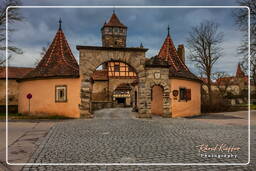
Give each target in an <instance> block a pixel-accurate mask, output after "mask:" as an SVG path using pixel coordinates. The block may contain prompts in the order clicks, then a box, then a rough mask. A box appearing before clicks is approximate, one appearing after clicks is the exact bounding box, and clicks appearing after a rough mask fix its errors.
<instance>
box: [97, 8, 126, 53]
mask: <svg viewBox="0 0 256 171" xmlns="http://www.w3.org/2000/svg"><path fill="white" fill-rule="evenodd" d="M101 34H102V46H103V47H122V48H124V47H126V37H127V27H126V26H125V25H124V24H123V23H121V22H120V20H119V19H118V17H117V16H116V14H115V12H114V11H113V14H112V16H111V18H110V19H109V21H108V22H105V23H104V25H103V27H102V28H101Z"/></svg>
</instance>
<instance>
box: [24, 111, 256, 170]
mask: <svg viewBox="0 0 256 171" xmlns="http://www.w3.org/2000/svg"><path fill="white" fill-rule="evenodd" d="M95 116H96V117H95V118H94V119H87V120H85V119H81V120H69V121H66V122H62V123H58V124H56V125H55V126H54V128H53V129H52V130H51V131H50V132H49V133H48V135H47V137H46V138H45V140H44V141H43V142H42V143H41V145H40V146H39V148H38V150H37V151H36V152H35V153H34V155H33V157H32V158H31V160H30V162H31V163H246V162H247V161H248V146H247V143H248V141H247V139H248V137H247V131H248V130H247V126H244V125H242V126H239V125H217V124H210V123H206V122H200V121H197V120H195V119H184V118H179V119H171V118H170V119H167V118H160V117H157V118H154V119H137V118H135V114H134V113H131V112H130V109H127V108H126V109H121V108H116V109H105V110H101V111H98V112H96V114H95ZM253 128H255V126H254V127H253ZM254 130H255V129H254ZM252 138H253V140H252V141H253V142H255V136H252ZM201 144H208V145H209V146H212V147H214V146H216V145H217V144H219V145H221V144H227V145H228V146H234V147H240V148H241V149H240V150H238V151H233V152H227V151H223V152H222V151H218V150H216V151H208V152H199V149H198V148H197V147H196V146H198V145H201ZM252 148H253V151H254V153H252V160H255V159H256V157H255V151H256V150H255V146H253V147H252ZM204 154H208V155H212V154H229V155H230V154H232V155H233V157H231V156H229V158H228V156H227V155H226V157H225V158H224V157H222V158H217V157H209V158H206V157H202V155H204ZM235 155H237V156H236V158H235ZM254 162H255V161H254ZM255 168H256V167H255V165H252V164H251V165H250V166H25V167H24V168H23V170H102V171H103V170H139V171H141V170H209V169H210V170H255Z"/></svg>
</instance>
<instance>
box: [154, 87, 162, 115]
mask: <svg viewBox="0 0 256 171" xmlns="http://www.w3.org/2000/svg"><path fill="white" fill-rule="evenodd" d="M163 94H164V89H163V87H162V86H159V85H155V86H153V87H152V89H151V113H152V114H154V115H163V112H164V109H163Z"/></svg>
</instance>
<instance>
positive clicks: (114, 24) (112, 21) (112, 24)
mask: <svg viewBox="0 0 256 171" xmlns="http://www.w3.org/2000/svg"><path fill="white" fill-rule="evenodd" d="M105 26H108V27H124V28H127V27H126V26H125V25H124V24H123V23H121V21H120V20H119V18H118V17H117V15H116V14H115V12H113V14H112V16H111V18H110V20H109V21H108V22H107V23H105V24H104V27H105Z"/></svg>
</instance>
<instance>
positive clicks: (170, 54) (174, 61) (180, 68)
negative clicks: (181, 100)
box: [157, 26, 201, 82]
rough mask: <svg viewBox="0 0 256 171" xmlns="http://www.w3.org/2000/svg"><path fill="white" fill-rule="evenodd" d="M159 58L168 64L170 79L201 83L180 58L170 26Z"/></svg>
mask: <svg viewBox="0 0 256 171" xmlns="http://www.w3.org/2000/svg"><path fill="white" fill-rule="evenodd" d="M157 57H158V58H159V59H161V60H164V61H167V62H168V64H169V71H170V72H169V76H170V78H175V77H179V78H185V79H192V80H196V81H200V82H201V80H200V79H199V78H198V77H197V76H195V75H194V74H193V73H192V72H190V71H189V69H188V67H187V66H186V64H185V63H184V62H183V61H182V59H181V58H180V57H179V56H178V53H177V50H176V48H175V46H174V43H173V41H172V39H171V36H170V28H169V26H168V33H167V36H166V38H165V41H164V43H163V45H162V47H161V49H160V51H159V53H158V55H157Z"/></svg>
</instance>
